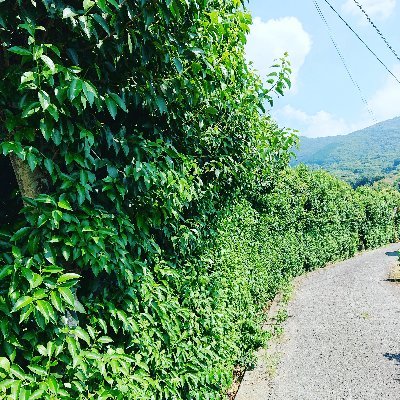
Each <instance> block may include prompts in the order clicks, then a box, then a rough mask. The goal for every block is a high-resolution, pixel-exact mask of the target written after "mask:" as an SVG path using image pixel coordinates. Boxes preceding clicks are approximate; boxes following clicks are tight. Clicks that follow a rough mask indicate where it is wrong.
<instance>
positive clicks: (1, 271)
mask: <svg viewBox="0 0 400 400" xmlns="http://www.w3.org/2000/svg"><path fill="white" fill-rule="evenodd" d="M12 270H13V266H12V265H6V266H5V267H3V268H1V269H0V280H2V279H3V278H5V277H6V276H8V275H10V274H11V272H12Z"/></svg>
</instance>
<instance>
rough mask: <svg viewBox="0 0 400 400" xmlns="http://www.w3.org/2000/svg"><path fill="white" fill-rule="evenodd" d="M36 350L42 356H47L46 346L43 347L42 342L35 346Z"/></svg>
mask: <svg viewBox="0 0 400 400" xmlns="http://www.w3.org/2000/svg"><path fill="white" fill-rule="evenodd" d="M36 348H37V351H38V352H39V353H40V354H41V355H42V356H43V357H47V356H48V354H47V349H46V347H44V346H43V345H42V344H39V345H38V346H37V347H36Z"/></svg>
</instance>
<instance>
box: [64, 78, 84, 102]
mask: <svg viewBox="0 0 400 400" xmlns="http://www.w3.org/2000/svg"><path fill="white" fill-rule="evenodd" d="M82 88H83V82H82V80H81V79H79V78H74V79H73V80H72V81H71V83H70V85H69V88H68V98H69V99H70V100H73V99H75V98H76V97H77V96H78V95H79V93H80V92H81V91H82Z"/></svg>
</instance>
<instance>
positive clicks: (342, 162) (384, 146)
mask: <svg viewBox="0 0 400 400" xmlns="http://www.w3.org/2000/svg"><path fill="white" fill-rule="evenodd" d="M295 153H296V158H294V159H293V161H292V164H293V165H297V164H306V165H309V166H311V167H313V168H323V169H325V170H327V171H329V172H331V173H333V174H334V175H336V176H338V177H339V178H341V179H344V180H345V181H347V182H349V183H351V184H352V185H354V186H360V185H363V184H370V183H373V182H375V181H377V180H380V179H382V178H384V177H386V176H387V175H389V174H393V173H394V172H395V171H396V170H397V169H398V166H399V164H400V117H396V118H393V119H390V120H387V121H383V122H380V123H378V124H375V125H372V126H370V127H368V128H365V129H361V130H358V131H356V132H353V133H350V134H348V135H341V136H326V137H318V138H308V137H304V136H300V145H299V149H297V150H296V151H295Z"/></svg>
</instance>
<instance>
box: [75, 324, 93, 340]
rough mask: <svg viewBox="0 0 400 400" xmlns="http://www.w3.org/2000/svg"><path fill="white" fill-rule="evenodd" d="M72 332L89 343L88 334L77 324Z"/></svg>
mask: <svg viewBox="0 0 400 400" xmlns="http://www.w3.org/2000/svg"><path fill="white" fill-rule="evenodd" d="M74 334H75V335H76V336H77V337H78V338H80V339H82V340H84V341H85V342H86V343H87V344H88V345H90V336H89V334H88V333H87V332H85V331H84V330H83V329H82V328H81V327H79V326H77V327H76V328H75V330H74Z"/></svg>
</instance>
